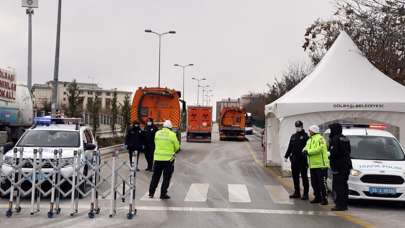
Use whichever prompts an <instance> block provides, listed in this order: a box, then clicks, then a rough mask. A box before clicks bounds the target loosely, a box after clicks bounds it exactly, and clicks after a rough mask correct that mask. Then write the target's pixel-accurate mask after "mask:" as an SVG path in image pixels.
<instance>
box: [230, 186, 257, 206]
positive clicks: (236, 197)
mask: <svg viewBox="0 0 405 228" xmlns="http://www.w3.org/2000/svg"><path fill="white" fill-rule="evenodd" d="M228 200H229V202H231V203H250V202H252V200H251V199H250V195H249V191H248V189H247V187H246V185H244V184H228Z"/></svg>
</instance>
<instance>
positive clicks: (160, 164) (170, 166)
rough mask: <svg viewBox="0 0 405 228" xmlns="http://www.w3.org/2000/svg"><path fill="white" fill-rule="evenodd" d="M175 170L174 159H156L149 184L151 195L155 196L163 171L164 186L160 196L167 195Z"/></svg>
mask: <svg viewBox="0 0 405 228" xmlns="http://www.w3.org/2000/svg"><path fill="white" fill-rule="evenodd" d="M173 172H174V161H155V165H154V169H153V175H152V180H151V182H150V186H149V195H151V196H153V195H154V194H155V191H156V188H157V186H158V184H159V180H160V177H161V176H162V173H163V182H162V188H161V190H160V196H164V195H166V194H167V189H168V188H169V185H170V179H171V178H172V175H173Z"/></svg>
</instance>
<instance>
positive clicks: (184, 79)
mask: <svg viewBox="0 0 405 228" xmlns="http://www.w3.org/2000/svg"><path fill="white" fill-rule="evenodd" d="M173 66H175V67H181V68H182V69H183V94H182V97H183V100H186V93H185V89H184V88H185V81H186V76H185V71H186V68H187V67H192V66H194V64H192V63H190V64H188V65H180V64H177V63H176V64H174V65H173Z"/></svg>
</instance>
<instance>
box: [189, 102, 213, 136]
mask: <svg viewBox="0 0 405 228" xmlns="http://www.w3.org/2000/svg"><path fill="white" fill-rule="evenodd" d="M211 131H212V107H206V106H188V107H187V142H211Z"/></svg>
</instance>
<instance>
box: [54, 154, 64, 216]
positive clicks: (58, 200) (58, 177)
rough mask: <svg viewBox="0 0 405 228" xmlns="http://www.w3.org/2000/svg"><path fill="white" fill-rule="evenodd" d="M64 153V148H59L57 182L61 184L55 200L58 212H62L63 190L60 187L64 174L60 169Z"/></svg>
mask: <svg viewBox="0 0 405 228" xmlns="http://www.w3.org/2000/svg"><path fill="white" fill-rule="evenodd" d="M62 153H63V151H62V149H59V150H58V155H59V156H58V170H59V171H58V173H57V175H56V183H57V185H58V186H59V187H58V188H57V189H56V202H55V211H56V214H60V212H61V209H60V196H61V192H60V188H61V181H62V180H61V176H62V174H61V173H60V169H61V167H62Z"/></svg>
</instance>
